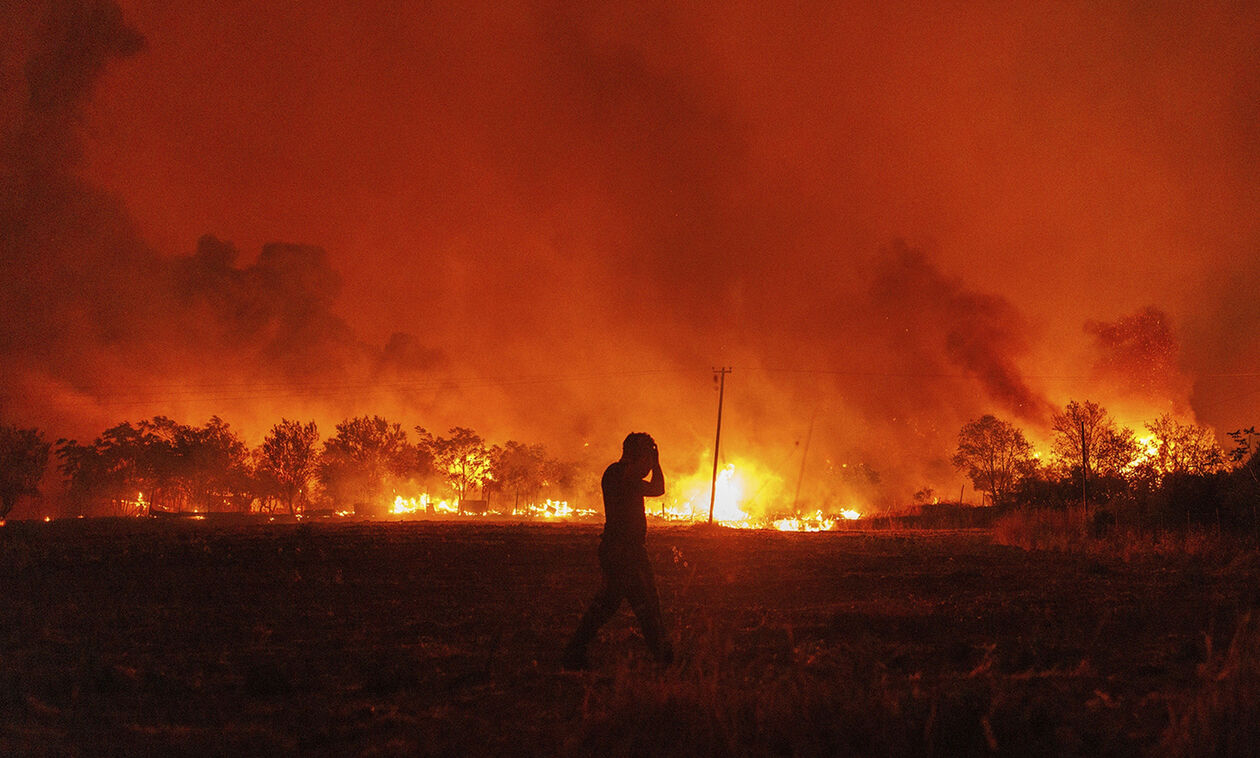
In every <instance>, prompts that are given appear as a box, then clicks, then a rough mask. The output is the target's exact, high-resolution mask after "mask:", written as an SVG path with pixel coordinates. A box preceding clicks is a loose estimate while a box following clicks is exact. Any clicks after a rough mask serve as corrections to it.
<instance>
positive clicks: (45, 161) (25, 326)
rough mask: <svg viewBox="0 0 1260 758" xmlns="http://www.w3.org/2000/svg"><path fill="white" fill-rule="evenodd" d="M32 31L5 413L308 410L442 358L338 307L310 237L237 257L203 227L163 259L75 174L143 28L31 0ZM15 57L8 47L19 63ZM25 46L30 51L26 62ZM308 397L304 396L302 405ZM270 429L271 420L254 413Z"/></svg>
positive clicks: (8, 314) (4, 272)
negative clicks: (119, 67)
mask: <svg viewBox="0 0 1260 758" xmlns="http://www.w3.org/2000/svg"><path fill="white" fill-rule="evenodd" d="M9 12H10V13H14V14H18V15H20V16H21V17H22V18H23V19H24V20H26V21H27V22H28V24H29V27H30V28H33V29H35V30H36V31H35V33H34V34H33V35H32V36H31V37H30V40H29V47H28V49H27V50H26V53H25V61H24V65H22V67H21V68H22V70H23V72H24V76H25V82H26V86H25V87H24V88H17V89H15V90H12V91H9V92H6V97H7V98H8V99H9V101H8V102H6V103H5V112H6V114H9V115H10V116H11V117H10V119H9V120H8V121H7V122H6V124H5V131H4V150H3V158H4V161H3V174H2V175H3V177H4V183H5V191H4V192H3V193H2V195H0V196H2V197H3V205H2V206H0V245H3V248H2V249H3V263H2V266H3V268H2V269H0V279H2V280H3V287H4V291H3V296H2V297H0V320H2V323H3V325H4V329H3V332H2V335H0V360H2V361H3V362H4V364H5V367H6V371H5V375H4V376H5V380H4V382H3V384H2V385H0V410H2V411H3V412H4V413H5V415H6V416H9V415H12V416H14V417H17V416H24V417H26V418H23V419H21V420H23V421H25V422H27V423H30V422H38V423H43V424H48V425H51V426H54V427H56V429H57V432H58V433H86V434H91V433H93V432H94V431H96V429H97V428H99V426H100V425H102V424H109V423H114V422H116V421H117V420H119V419H121V418H122V417H127V416H131V415H132V414H133V413H135V414H140V415H147V414H150V413H168V414H170V413H176V414H178V413H188V414H200V415H209V414H211V413H219V414H222V415H230V414H231V411H232V410H234V409H240V408H244V407H247V406H248V405H249V403H248V402H247V401H248V398H249V397H250V396H251V395H255V396H256V395H258V394H259V393H260V392H261V394H262V396H263V397H264V398H265V397H270V398H271V399H272V400H271V402H272V403H273V404H274V405H276V406H280V407H284V406H285V405H289V406H290V407H293V404H292V403H289V401H288V399H287V396H286V393H285V388H286V387H291V386H300V387H305V388H307V391H308V392H313V393H314V395H315V396H317V397H320V396H322V398H323V401H322V402H320V403H318V404H303V405H302V406H300V410H302V411H305V412H307V413H314V412H317V411H318V412H320V413H321V415H323V412H324V411H325V409H327V408H330V407H342V408H346V409H349V408H354V407H356V406H358V405H361V400H357V399H356V398H355V397H354V396H355V395H356V394H357V395H362V394H363V388H364V387H367V386H372V385H373V384H375V383H377V382H380V381H382V380H387V381H398V380H400V379H406V378H414V377H416V376H419V375H423V374H422V372H423V371H425V370H426V369H429V368H431V367H432V366H433V365H434V363H435V362H437V361H438V360H439V356H438V355H437V354H436V353H435V352H434V351H432V350H428V349H425V348H423V347H421V346H420V345H419V344H418V343H417V341H416V340H415V339H414V338H412V337H410V336H408V335H405V334H401V333H400V334H396V335H394V337H393V338H391V340H390V342H389V344H388V345H387V346H386V349H385V350H383V351H382V350H381V349H379V348H375V347H372V346H370V345H368V344H367V343H365V342H364V341H363V340H361V339H360V338H359V337H358V336H357V335H356V334H355V333H354V331H353V330H352V329H351V328H350V327H349V326H347V324H346V323H345V321H344V320H342V319H341V318H340V317H339V316H337V315H335V314H334V312H333V303H334V300H335V299H336V296H337V293H338V291H339V290H340V286H341V281H340V277H339V276H338V275H337V273H336V272H334V270H333V269H332V267H331V266H330V263H329V260H328V256H327V254H326V253H325V252H324V251H323V250H322V249H320V248H318V247H313V246H306V245H291V244H268V245H266V246H264V247H263V249H262V253H261V255H260V256H259V258H258V259H257V261H255V262H252V263H242V262H240V261H239V260H238V258H239V255H238V252H237V250H236V248H235V247H233V246H232V245H231V244H230V243H227V242H223V241H220V240H218V239H216V238H214V237H211V236H206V237H203V238H202V239H201V241H200V242H199V243H198V245H197V249H196V251H195V252H194V253H192V254H191V255H188V256H184V257H180V256H176V257H167V256H162V255H159V254H158V253H157V252H156V251H154V250H153V249H152V248H150V247H149V246H148V245H147V244H145V243H144V242H143V241H142V240H141V238H140V236H139V235H138V234H137V233H136V231H135V230H134V228H133V227H132V224H131V221H130V218H129V216H128V214H127V213H126V212H125V211H124V210H123V209H122V208H121V207H120V206H119V204H118V202H117V201H116V200H115V199H114V198H112V197H110V196H109V195H107V194H105V193H103V192H102V191H100V190H98V189H96V188H95V187H93V186H91V185H90V184H88V183H86V182H85V181H83V180H82V179H80V178H79V175H78V173H77V167H78V163H77V157H78V156H79V154H80V142H79V130H80V122H81V121H82V118H83V109H84V107H85V105H86V103H87V101H88V98H89V97H90V95H91V92H92V89H93V86H94V84H95V82H96V81H97V80H98V78H99V77H100V76H101V74H102V72H103V71H104V69H105V67H106V65H107V64H108V63H109V62H110V61H111V60H116V59H120V58H125V57H127V56H130V55H134V54H135V53H137V52H139V51H140V50H141V49H142V48H143V42H144V40H143V37H141V35H140V34H139V33H137V32H136V31H135V30H134V29H132V28H130V27H129V26H128V25H127V24H126V23H125V22H124V20H123V16H122V12H121V11H120V9H119V8H118V6H117V5H115V4H114V3H112V2H105V1H97V2H55V3H51V4H47V5H41V4H28V5H27V6H23V7H20V8H17V9H10V11H9ZM13 57H14V56H6V61H7V62H9V63H12V62H13ZM19 57H20V56H19ZM297 409H298V408H294V410H297ZM247 420H248V421H250V422H253V421H257V422H259V423H266V418H265V417H262V418H255V417H254V416H253V415H252V414H250V415H249V416H248V417H247Z"/></svg>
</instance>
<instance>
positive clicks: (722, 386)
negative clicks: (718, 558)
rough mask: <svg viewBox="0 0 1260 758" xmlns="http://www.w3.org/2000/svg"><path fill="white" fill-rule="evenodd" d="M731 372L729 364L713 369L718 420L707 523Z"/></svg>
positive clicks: (710, 520) (713, 489)
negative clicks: (727, 381) (723, 410)
mask: <svg viewBox="0 0 1260 758" xmlns="http://www.w3.org/2000/svg"><path fill="white" fill-rule="evenodd" d="M729 373H731V369H730V367H729V366H723V367H722V368H715V369H713V378H714V379H717V380H718V420H717V437H716V438H715V439H714V440H713V479H712V480H711V481H710V482H709V523H710V524H712V523H713V501H714V500H716V499H717V468H718V449H719V446H720V445H721V444H722V398H723V397H724V396H725V395H726V375H727V374H729Z"/></svg>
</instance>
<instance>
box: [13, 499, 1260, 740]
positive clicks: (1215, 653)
mask: <svg viewBox="0 0 1260 758" xmlns="http://www.w3.org/2000/svg"><path fill="white" fill-rule="evenodd" d="M598 533H599V530H598V527H589V526H583V527H579V526H554V525H553V526H543V525H537V526H533V525H490V524H467V523H463V524H454V523H452V524H443V523H434V522H411V523H406V522H404V523H398V522H394V523H357V524H332V523H328V524H322V523H308V524H302V525H295V524H284V525H280V524H272V525H237V526H218V525H214V524H209V523H199V522H178V523H159V522H153V521H148V520H134V521H111V520H102V521H93V520H86V521H65V522H53V523H51V524H44V523H38V522H35V523H13V522H11V523H9V524H8V525H7V526H4V527H0V754H4V755H24V754H49V755H84V756H96V755H112V754H119V755H121V754H127V755H135V754H162V755H181V754H187V755H217V754H227V755H239V754H257V755H276V754H281V755H283V754H301V755H415V754H504V755H517V754H539V755H550V754H557V753H559V754H579V755H580V754H609V753H611V754H672V755H731V754H755V755H837V754H840V755H843V754H858V755H867V754H869V755H932V754H935V755H957V754H972V755H984V754H1004V755H1141V754H1168V753H1177V752H1181V753H1185V754H1191V755H1194V754H1203V753H1208V752H1215V753H1216V754H1235V755H1246V754H1251V751H1252V750H1254V749H1255V747H1254V746H1255V745H1256V744H1260V742H1257V740H1260V733H1258V732H1257V727H1256V723H1257V721H1260V718H1258V716H1260V703H1258V702H1257V701H1258V700H1260V632H1258V630H1257V629H1256V623H1257V621H1260V614H1254V615H1253V610H1254V608H1255V607H1256V606H1257V604H1260V593H1258V589H1257V588H1260V561H1257V559H1256V557H1255V555H1254V554H1242V555H1239V556H1235V557H1233V558H1232V559H1229V560H1226V559H1225V558H1213V557H1212V556H1204V555H1199V556H1195V557H1172V558H1170V557H1149V558H1141V559H1135V560H1132V561H1129V562H1123V561H1121V560H1119V559H1114V560H1112V559H1107V558H1098V557H1096V556H1095V557H1086V556H1081V555H1064V554H1058V553H1048V552H1024V551H1022V550H1019V549H1017V548H1010V547H1001V546H996V545H993V544H991V542H990V540H989V538H988V536H987V535H986V534H985V533H983V532H974V533H958V532H954V533H929V532H920V533H893V534H878V533H827V534H782V533H775V532H739V531H727V530H717V531H709V530H702V529H691V528H671V529H661V530H654V531H652V532H651V533H650V534H649V537H648V541H649V552H650V553H651V555H652V559H653V563H654V565H655V566H656V570H657V579H658V583H659V585H660V589H661V596H662V602H663V605H664V607H665V613H666V618H667V620H668V622H669V624H670V626H671V629H672V632H673V635H674V637H675V640H676V644H677V647H678V649H679V652H680V659H681V660H680V661H679V662H678V663H677V664H676V665H675V666H673V667H671V668H668V669H661V668H659V667H657V666H655V665H654V664H652V663H651V662H650V660H649V659H648V658H647V656H646V651H645V650H644V647H643V643H642V641H641V640H640V639H638V637H637V633H636V632H635V627H634V625H633V621H632V617H631V616H630V614H629V611H628V609H626V610H623V614H622V615H621V616H619V617H618V618H617V619H615V620H614V621H613V622H612V623H611V624H610V625H609V626H608V627H606V628H605V630H604V633H603V635H602V637H601V638H600V640H599V642H598V643H597V644H596V645H595V646H594V647H593V649H592V660H593V663H594V669H593V671H591V672H589V673H584V674H569V673H561V672H560V671H558V667H557V663H558V660H559V650H560V647H561V645H562V644H563V641H564V637H565V635H566V634H567V633H568V632H569V631H571V630H572V628H573V627H574V625H575V624H576V622H577V618H578V616H579V615H580V613H581V612H582V610H583V609H584V607H585V604H586V603H587V602H588V600H589V599H590V597H591V595H592V594H593V593H594V591H595V589H596V588H597V585H598V569H597V567H596V562H595V546H596V544H597V541H598Z"/></svg>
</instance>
